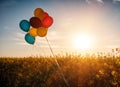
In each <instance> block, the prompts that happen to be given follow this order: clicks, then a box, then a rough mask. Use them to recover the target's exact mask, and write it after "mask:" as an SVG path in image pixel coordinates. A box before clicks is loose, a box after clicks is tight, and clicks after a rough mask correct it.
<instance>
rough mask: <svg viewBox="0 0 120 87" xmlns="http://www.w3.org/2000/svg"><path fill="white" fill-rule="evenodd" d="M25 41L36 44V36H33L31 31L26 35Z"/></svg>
mask: <svg viewBox="0 0 120 87" xmlns="http://www.w3.org/2000/svg"><path fill="white" fill-rule="evenodd" d="M25 41H26V42H27V43H29V44H34V42H35V37H33V36H31V35H30V34H29V33H27V34H26V35H25Z"/></svg>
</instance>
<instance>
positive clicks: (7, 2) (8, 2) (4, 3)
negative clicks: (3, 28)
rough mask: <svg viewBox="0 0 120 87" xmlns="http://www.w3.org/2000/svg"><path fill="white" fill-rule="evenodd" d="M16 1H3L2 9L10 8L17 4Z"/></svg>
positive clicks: (0, 2)
mask: <svg viewBox="0 0 120 87" xmlns="http://www.w3.org/2000/svg"><path fill="white" fill-rule="evenodd" d="M16 3H17V1H16V0H1V1H0V7H8V6H12V5H14V4H16Z"/></svg>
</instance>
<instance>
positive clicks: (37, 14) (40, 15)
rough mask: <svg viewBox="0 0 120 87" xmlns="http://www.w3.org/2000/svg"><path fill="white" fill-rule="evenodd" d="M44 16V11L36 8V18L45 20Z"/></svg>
mask: <svg viewBox="0 0 120 87" xmlns="http://www.w3.org/2000/svg"><path fill="white" fill-rule="evenodd" d="M43 15H44V11H43V9H41V8H36V9H35V10H34V16H35V17H38V18H39V19H40V20H42V19H43Z"/></svg>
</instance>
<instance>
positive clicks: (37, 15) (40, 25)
mask: <svg viewBox="0 0 120 87" xmlns="http://www.w3.org/2000/svg"><path fill="white" fill-rule="evenodd" d="M52 24H53V18H52V17H51V16H49V14H48V13H47V12H44V11H43V9H41V8H36V9H35V10H34V17H31V18H30V20H29V21H28V20H21V22H20V23H19V26H20V28H21V29H22V30H23V31H25V32H27V34H26V35H25V41H26V42H27V43H29V44H34V43H35V37H36V36H40V37H44V36H46V35H47V31H48V28H49V27H50V26H51V25H52Z"/></svg>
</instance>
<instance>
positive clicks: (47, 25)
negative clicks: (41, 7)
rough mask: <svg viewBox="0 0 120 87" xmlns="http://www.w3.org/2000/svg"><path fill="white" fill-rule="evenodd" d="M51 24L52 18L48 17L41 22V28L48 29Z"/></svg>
mask: <svg viewBox="0 0 120 87" xmlns="http://www.w3.org/2000/svg"><path fill="white" fill-rule="evenodd" d="M52 24H53V18H52V17H50V16H47V17H45V18H44V19H43V20H42V26H43V27H45V28H48V27H50V26H51V25H52Z"/></svg>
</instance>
